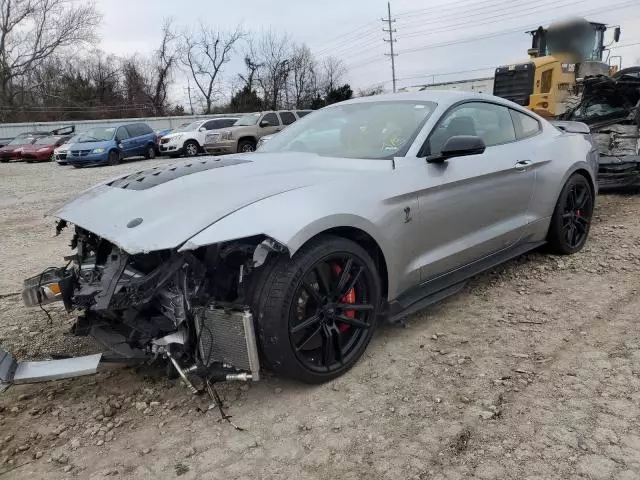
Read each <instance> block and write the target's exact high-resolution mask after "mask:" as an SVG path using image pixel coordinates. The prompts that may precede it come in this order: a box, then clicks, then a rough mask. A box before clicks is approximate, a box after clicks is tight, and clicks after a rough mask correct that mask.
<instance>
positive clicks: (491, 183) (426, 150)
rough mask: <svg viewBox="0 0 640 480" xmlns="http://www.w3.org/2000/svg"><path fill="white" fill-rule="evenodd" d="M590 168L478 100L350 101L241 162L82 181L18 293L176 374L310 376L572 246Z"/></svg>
mask: <svg viewBox="0 0 640 480" xmlns="http://www.w3.org/2000/svg"><path fill="white" fill-rule="evenodd" d="M597 162H598V157H597V153H596V152H595V150H594V148H593V146H592V145H591V142H590V139H589V135H588V129H586V128H585V126H584V125H582V124H579V123H575V122H563V123H562V124H559V125H558V126H554V125H553V124H552V123H549V122H548V121H546V120H544V119H542V118H541V117H539V116H537V115H535V114H533V113H531V112H530V111H528V110H526V109H523V108H522V107H520V106H518V105H516V104H514V103H511V102H509V101H506V100H502V99H499V98H496V97H492V96H488V95H481V94H474V93H459V92H437V91H432V92H420V93H411V94H398V95H382V96H377V97H367V98H359V99H356V100H351V101H348V102H344V103H340V104H336V105H332V106H330V107H327V108H324V109H322V110H320V111H317V112H314V113H313V114H311V115H308V116H307V117H305V118H303V119H301V120H300V121H298V122H296V123H295V124H293V125H291V126H289V127H288V128H287V129H286V130H284V131H283V132H281V133H280V134H278V135H276V136H274V137H273V138H272V139H271V140H270V141H269V142H268V143H265V144H264V145H263V147H262V148H261V149H260V151H259V152H256V153H253V154H246V155H233V156H228V157H224V158H220V157H201V158H198V159H190V160H187V161H184V162H181V163H175V164H172V165H170V166H166V167H155V168H151V169H149V170H143V171H139V172H137V173H134V174H131V175H127V176H124V177H120V178H116V179H114V180H111V181H108V182H106V183H103V184H101V185H98V186H96V187H93V188H91V189H90V190H88V191H86V192H85V193H83V194H82V195H80V196H79V197H77V198H76V199H74V200H72V201H71V202H69V203H67V204H66V205H64V206H62V207H60V208H59V209H57V210H56V211H55V212H54V213H53V215H54V216H55V217H58V218H59V219H60V221H59V222H58V224H57V228H58V230H61V229H63V228H64V227H66V226H67V224H73V225H74V228H75V235H74V237H73V242H72V245H71V246H72V248H73V253H72V254H71V255H70V256H69V257H67V260H68V262H69V263H68V264H67V265H66V266H65V267H62V268H59V269H50V270H47V271H45V272H43V273H41V274H39V275H37V276H35V277H33V278H31V279H28V280H26V281H25V289H24V293H23V297H24V300H25V303H26V304H27V305H31V306H37V305H42V304H45V303H47V302H50V301H55V300H62V301H63V302H64V304H65V305H66V307H67V309H69V310H77V311H78V312H79V316H78V320H77V323H76V324H75V327H74V329H73V330H74V332H75V333H76V334H77V335H87V334H90V335H93V336H94V337H95V338H96V339H98V340H99V341H100V342H101V343H103V344H104V346H105V347H106V350H105V353H104V355H109V356H111V357H117V358H125V359H133V360H135V359H142V358H152V357H154V356H155V357H157V358H158V359H165V361H166V362H167V364H168V365H172V366H173V367H175V369H176V370H177V372H178V373H179V374H180V375H182V376H183V378H194V377H195V378H200V379H208V380H213V381H220V380H249V379H251V380H257V379H258V377H259V373H260V366H261V365H262V366H263V367H266V368H268V369H271V370H272V371H275V372H277V373H278V374H281V375H284V376H288V377H292V378H295V379H298V380H301V381H304V382H309V383H317V382H323V381H326V380H329V379H332V378H334V377H337V376H338V375H341V374H343V373H344V372H345V371H347V370H348V369H349V368H351V367H352V366H353V365H354V364H355V363H356V361H357V360H358V359H359V358H360V356H361V355H362V353H363V352H364V350H365V349H366V347H367V344H368V343H369V341H370V340H371V337H372V335H373V333H374V330H375V328H376V324H377V323H378V322H379V321H380V320H381V319H386V320H389V321H397V320H399V319H401V318H402V317H404V316H406V315H410V314H412V313H414V312H416V311H418V310H419V309H421V308H423V307H425V306H426V305H428V304H430V303H432V302H434V301H437V300H439V299H441V298H443V297H445V296H447V295H450V294H452V293H454V292H456V291H457V290H459V289H460V287H461V286H462V285H463V283H464V282H465V281H466V280H467V279H468V278H469V277H471V276H473V275H475V274H477V273H479V272H481V271H483V270H486V269H488V268H491V267H493V266H495V265H496V264H499V263H501V262H504V261H506V260H509V259H511V258H513V257H515V256H517V255H520V254H522V253H524V252H526V251H529V250H532V249H534V248H537V247H540V246H542V245H544V244H546V246H547V248H548V249H550V250H551V251H553V252H555V253H558V254H572V253H575V252H577V251H579V250H580V249H581V248H582V247H583V246H584V244H585V242H586V241H587V236H588V234H589V226H590V221H591V217H592V213H593V208H594V200H595V194H596V188H597V187H596V182H595V172H596V170H597ZM0 353H1V352H0ZM0 356H1V355H0ZM173 367H172V368H173ZM0 371H1V369H0Z"/></svg>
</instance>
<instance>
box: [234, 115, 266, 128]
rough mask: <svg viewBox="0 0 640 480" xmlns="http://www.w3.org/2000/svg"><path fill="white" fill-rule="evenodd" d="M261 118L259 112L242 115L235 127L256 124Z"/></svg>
mask: <svg viewBox="0 0 640 480" xmlns="http://www.w3.org/2000/svg"><path fill="white" fill-rule="evenodd" d="M259 118H260V114H259V113H250V114H249V115H245V116H244V117H240V120H238V121H237V122H236V123H235V125H234V127H248V126H250V125H255V124H256V123H258V119H259Z"/></svg>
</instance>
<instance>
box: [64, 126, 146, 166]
mask: <svg viewBox="0 0 640 480" xmlns="http://www.w3.org/2000/svg"><path fill="white" fill-rule="evenodd" d="M157 150H158V139H157V136H156V133H155V132H154V131H153V129H152V128H151V127H150V126H149V125H147V124H146V123H129V124H125V125H119V126H112V127H95V128H92V129H91V130H88V131H87V132H84V133H82V134H80V136H79V137H78V139H77V140H76V142H75V143H74V144H73V145H71V147H70V148H69V154H68V156H67V161H68V163H69V164H71V165H73V166H74V167H84V166H88V165H117V164H118V163H119V162H120V161H121V160H124V159H126V158H130V157H137V156H144V157H145V158H148V159H149V158H155V156H156V152H157Z"/></svg>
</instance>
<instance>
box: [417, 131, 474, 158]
mask: <svg viewBox="0 0 640 480" xmlns="http://www.w3.org/2000/svg"><path fill="white" fill-rule="evenodd" d="M486 148H487V147H486V145H485V144H484V141H483V140H482V139H481V138H480V137H476V136H473V135H455V136H453V137H451V138H449V140H447V141H446V142H445V144H444V147H442V151H441V152H440V155H436V156H434V157H431V158H427V162H428V163H442V162H444V161H445V160H447V159H448V158H453V157H465V156H467V155H480V154H481V153H484V151H485V149H486Z"/></svg>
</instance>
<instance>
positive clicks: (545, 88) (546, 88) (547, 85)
mask: <svg viewBox="0 0 640 480" xmlns="http://www.w3.org/2000/svg"><path fill="white" fill-rule="evenodd" d="M552 79H553V70H551V69H549V70H545V71H544V72H542V75H541V78H540V80H541V82H540V83H541V84H540V92H541V93H549V92H550V91H551V80H552Z"/></svg>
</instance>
